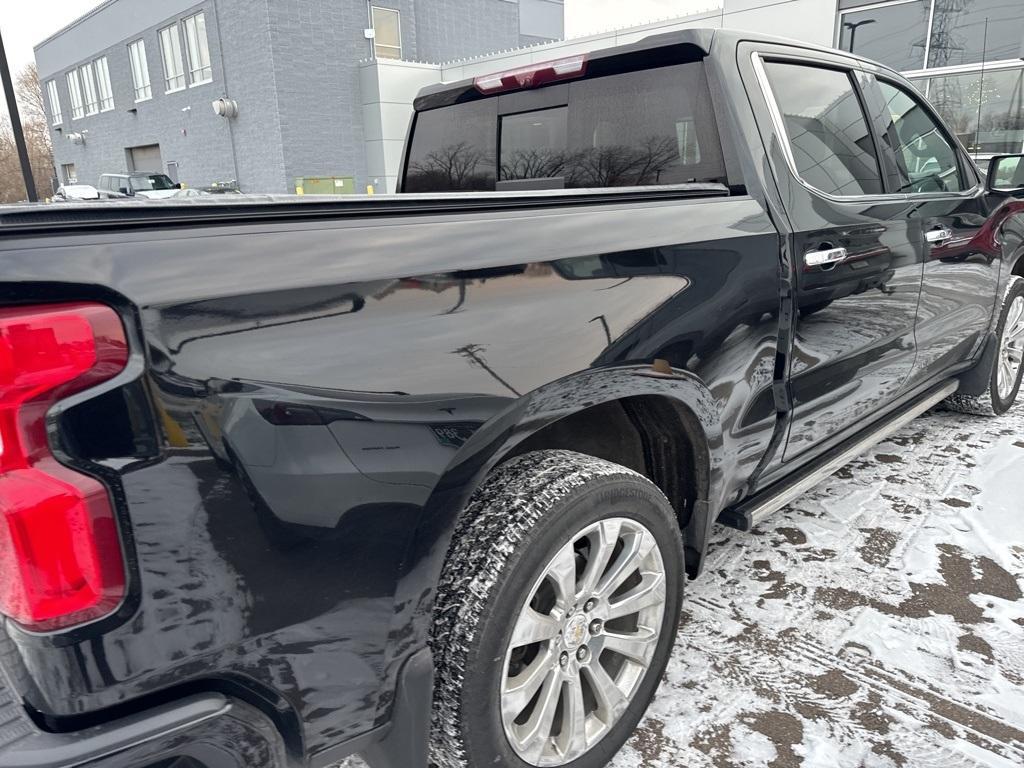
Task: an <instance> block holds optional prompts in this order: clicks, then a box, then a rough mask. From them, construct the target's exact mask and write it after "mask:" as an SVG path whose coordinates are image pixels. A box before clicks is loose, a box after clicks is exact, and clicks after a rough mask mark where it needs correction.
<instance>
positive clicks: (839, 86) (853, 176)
mask: <svg viewBox="0 0 1024 768" xmlns="http://www.w3.org/2000/svg"><path fill="white" fill-rule="evenodd" d="M764 68H765V72H767V74H768V81H769V83H770V84H771V88H772V93H773V94H774V96H775V101H776V103H777V104H778V106H779V111H780V112H781V113H782V119H783V122H784V123H785V126H786V134H787V138H788V139H789V146H790V149H791V150H792V153H793V161H794V163H795V164H796V170H797V173H798V174H799V175H800V178H801V179H803V180H804V181H805V182H807V183H808V184H810V185H811V186H812V187H814V188H815V189H818V190H821V191H822V192H825V193H826V194H830V195H840V196H850V195H877V194H881V193H882V192H883V189H882V174H881V172H880V171H879V166H878V158H877V157H876V156H875V146H874V142H873V140H872V138H871V132H870V131H869V130H868V124H867V120H866V119H865V118H864V113H863V112H862V111H861V107H860V102H859V101H858V100H857V95H856V93H855V92H854V90H853V84H852V83H851V82H850V75H849V74H848V73H847V72H840V71H838V70H834V69H820V68H818V67H811V66H804V65H802V64H785V63H781V62H767V63H766V64H765V65H764Z"/></svg>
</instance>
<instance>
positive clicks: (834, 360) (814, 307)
mask: <svg viewBox="0 0 1024 768" xmlns="http://www.w3.org/2000/svg"><path fill="white" fill-rule="evenodd" d="M741 50H742V48H741ZM749 50H750V52H751V53H748V55H751V56H752V63H753V71H754V74H755V76H756V78H757V80H758V81H759V82H758V84H759V85H760V90H761V91H762V93H763V94H764V96H765V98H766V99H767V100H768V108H769V112H770V113H771V117H772V121H771V122H772V125H771V126H765V127H762V131H765V130H768V131H769V137H768V141H769V146H770V147H772V148H773V149H774V150H775V152H774V153H773V158H774V164H775V166H776V167H775V175H776V179H777V182H778V184H779V190H780V193H781V195H782V199H783V200H784V201H785V202H786V205H787V211H788V214H789V218H790V226H791V229H792V234H791V236H790V242H789V247H790V253H791V257H792V261H793V265H794V267H793V269H794V272H795V284H794V293H795V308H794V312H795V318H794V330H795V336H794V343H793V353H792V357H791V368H790V396H791V401H792V421H791V427H790V434H789V440H788V444H787V447H786V451H785V460H787V461H789V460H791V459H793V458H795V457H797V456H799V455H800V454H802V453H804V452H805V451H807V450H809V449H811V448H813V447H814V446H816V445H818V444H820V443H821V442H823V441H824V440H827V439H828V438H830V437H832V436H834V435H836V434H837V433H839V432H841V431H842V430H844V429H846V428H849V427H852V426H854V425H856V424H859V423H861V422H863V421H864V420H865V419H870V417H871V416H872V414H874V413H876V412H877V410H878V409H879V408H880V407H881V406H883V405H885V404H886V403H888V402H890V401H891V400H892V399H894V398H895V397H896V396H897V395H898V394H899V393H900V391H901V390H902V389H903V387H904V385H905V384H906V382H907V380H908V378H909V376H910V374H911V371H912V369H913V367H914V362H915V355H916V343H915V338H914V321H915V316H916V312H917V303H918V298H919V294H920V291H921V272H922V264H921V259H920V257H919V253H918V252H917V251H916V250H915V248H914V247H913V243H912V236H911V232H910V226H909V224H908V221H907V218H906V216H905V212H906V206H907V202H906V198H905V196H902V195H897V194H891V193H889V192H888V191H887V188H886V183H885V180H884V177H883V167H882V165H881V163H880V160H879V156H878V151H877V148H876V146H875V141H874V138H873V135H872V131H871V130H870V128H869V121H868V118H867V117H866V114H865V110H864V104H863V101H862V97H861V93H860V90H859V87H858V73H857V72H856V71H855V70H853V69H852V68H851V66H850V65H849V60H847V59H844V58H843V57H840V56H830V55H827V54H811V53H808V55H807V56H802V55H800V54H799V53H798V49H794V48H783V47H775V46H759V47H758V48H756V49H754V48H750V49H749ZM780 161H781V162H780Z"/></svg>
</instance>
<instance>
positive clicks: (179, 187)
mask: <svg viewBox="0 0 1024 768" xmlns="http://www.w3.org/2000/svg"><path fill="white" fill-rule="evenodd" d="M174 188H175V189H181V182H180V181H179V182H178V183H177V184H175V185H174Z"/></svg>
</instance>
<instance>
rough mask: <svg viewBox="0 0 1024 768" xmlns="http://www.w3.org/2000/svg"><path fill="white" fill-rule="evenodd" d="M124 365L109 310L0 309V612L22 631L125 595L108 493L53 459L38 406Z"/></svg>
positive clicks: (78, 616) (72, 619)
mask: <svg viewBox="0 0 1024 768" xmlns="http://www.w3.org/2000/svg"><path fill="white" fill-rule="evenodd" d="M127 362H128V344H127V341H126V339H125V334H124V327H123V326H122V325H121V320H120V318H118V316H117V314H116V313H115V312H114V310H112V309H111V308H110V307H106V306H103V305H102V304H86V303H80V304H58V305H51V306H41V307H26V308H9V309H0V613H3V614H5V615H6V616H9V617H10V618H12V619H14V620H15V621H17V622H18V623H20V624H23V625H25V626H26V627H29V628H31V629H36V630H51V629H57V628H63V627H68V626H71V625H74V624H79V623H82V622H84V621H90V620H92V619H95V618H98V617H99V616H102V615H104V614H106V613H109V612H110V611H111V610H113V609H114V608H115V607H116V606H117V604H118V603H119V602H120V600H121V598H122V597H123V595H124V586H125V576H124V570H125V569H124V557H123V555H122V553H121V543H120V539H119V537H118V534H117V525H116V522H115V520H114V513H113V509H112V508H111V504H110V498H109V496H108V494H107V490H106V488H105V487H104V486H103V485H102V483H100V482H99V481H97V480H95V479H93V478H91V477H89V476H88V475H82V474H79V473H78V472H75V471H73V470H71V469H69V468H67V467H65V466H63V465H62V464H60V463H58V462H57V460H56V459H55V458H54V457H53V455H52V454H51V452H50V447H49V443H48V441H47V438H46V413H47V411H49V409H50V407H51V406H52V405H53V404H54V403H56V402H57V401H58V400H60V399H62V398H65V397H68V396H69V395H72V394H74V393H76V392H80V391H82V390H84V389H87V388H88V387H91V386H94V385H96V384H99V383H100V382H102V381H106V380H107V379H110V378H113V377H114V376H116V375H117V374H118V373H119V372H121V371H123V370H124V368H125V365H126V364H127Z"/></svg>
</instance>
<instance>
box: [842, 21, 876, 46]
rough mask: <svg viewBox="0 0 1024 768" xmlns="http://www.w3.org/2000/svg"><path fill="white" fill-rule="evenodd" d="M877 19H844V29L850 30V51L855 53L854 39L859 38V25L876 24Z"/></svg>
mask: <svg viewBox="0 0 1024 768" xmlns="http://www.w3.org/2000/svg"><path fill="white" fill-rule="evenodd" d="M874 23H875V19H861V20H860V21H844V22H843V29H848V30H850V53H854V50H853V41H854V40H855V39H856V38H857V27H860V26H863V25H864V24H874Z"/></svg>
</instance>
